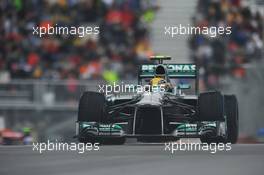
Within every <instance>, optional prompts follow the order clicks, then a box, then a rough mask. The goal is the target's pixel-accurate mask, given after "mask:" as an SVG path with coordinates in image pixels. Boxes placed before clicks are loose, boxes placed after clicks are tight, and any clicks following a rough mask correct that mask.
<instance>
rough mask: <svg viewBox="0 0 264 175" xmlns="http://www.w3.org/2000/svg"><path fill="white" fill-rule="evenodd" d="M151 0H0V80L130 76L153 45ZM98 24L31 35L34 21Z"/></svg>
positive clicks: (153, 6) (153, 4) (154, 4)
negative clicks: (93, 29) (92, 30)
mask: <svg viewBox="0 0 264 175" xmlns="http://www.w3.org/2000/svg"><path fill="white" fill-rule="evenodd" d="M157 9H158V5H157V2H156V1H155V0H27V1H24V0H1V1H0V33H1V34H0V81H8V80H10V79H21V78H22V79H24V78H27V79H52V80H57V79H66V78H67V79H105V80H107V81H115V80H118V79H119V78H129V77H134V76H135V75H136V74H137V71H135V68H136V66H137V65H138V64H139V63H141V62H145V61H147V58H148V56H149V55H152V54H153V53H152V52H153V51H152V49H151V46H150V42H149V25H150V23H151V22H152V21H153V20H154V18H155V12H156V11H157ZM47 25H50V26H54V25H58V26H76V27H78V26H99V27H100V34H99V35H86V36H85V37H78V36H72V35H71V36H69V35H52V36H51V35H48V36H44V37H41V38H40V37H39V36H37V35H33V34H32V32H33V27H36V26H38V27H41V26H42V27H43V26H47Z"/></svg>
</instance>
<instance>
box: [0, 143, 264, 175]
mask: <svg viewBox="0 0 264 175" xmlns="http://www.w3.org/2000/svg"><path fill="white" fill-rule="evenodd" d="M164 148H165V147H164V144H135V143H134V144H126V145H122V146H101V147H100V151H92V152H86V153H84V154H78V153H76V152H46V153H43V154H39V153H38V152H35V151H32V147H30V146H1V147H0V175H9V174H10V175H55V174H56V175H57V174H59V175H90V174H91V175H119V174H120V175H136V174H143V175H153V174H162V175H164V174H168V175H171V174H179V175H182V174H187V175H192V174H195V175H196V174H197V175H207V174H208V175H209V174H210V175H218V174H219V175H263V174H264V145H263V144H255V145H249V144H237V145H232V150H231V151H227V152H226V151H222V152H217V153H215V154H212V153H210V152H208V151H176V152H174V154H171V153H170V152H168V151H164Z"/></svg>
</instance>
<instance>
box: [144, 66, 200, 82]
mask: <svg viewBox="0 0 264 175" xmlns="http://www.w3.org/2000/svg"><path fill="white" fill-rule="evenodd" d="M157 66H158V65H156V64H143V65H141V66H140V68H139V78H140V79H142V78H153V77H154V76H155V68H156V67H157ZM163 66H164V67H165V68H166V70H167V75H168V77H169V78H196V77H197V75H198V72H197V69H196V65H195V64H163Z"/></svg>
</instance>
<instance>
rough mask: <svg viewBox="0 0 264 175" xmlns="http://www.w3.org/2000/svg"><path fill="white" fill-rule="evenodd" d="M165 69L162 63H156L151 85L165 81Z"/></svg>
mask: <svg viewBox="0 0 264 175" xmlns="http://www.w3.org/2000/svg"><path fill="white" fill-rule="evenodd" d="M165 77H166V70H165V68H164V67H163V66H162V65H158V66H157V67H156V70H155V77H154V78H153V79H152V80H151V85H152V86H157V85H160V84H164V83H166V80H165Z"/></svg>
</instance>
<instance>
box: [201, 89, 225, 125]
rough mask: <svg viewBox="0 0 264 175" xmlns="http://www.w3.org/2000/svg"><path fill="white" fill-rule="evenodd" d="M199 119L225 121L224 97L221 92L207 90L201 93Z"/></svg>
mask: <svg viewBox="0 0 264 175" xmlns="http://www.w3.org/2000/svg"><path fill="white" fill-rule="evenodd" d="M197 120H199V121H224V98H223V95H222V94H221V93H220V92H217V91H214V92H205V93H201V94H200V95H199V98H198V117H197Z"/></svg>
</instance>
